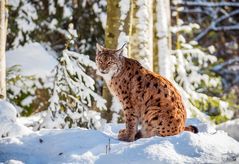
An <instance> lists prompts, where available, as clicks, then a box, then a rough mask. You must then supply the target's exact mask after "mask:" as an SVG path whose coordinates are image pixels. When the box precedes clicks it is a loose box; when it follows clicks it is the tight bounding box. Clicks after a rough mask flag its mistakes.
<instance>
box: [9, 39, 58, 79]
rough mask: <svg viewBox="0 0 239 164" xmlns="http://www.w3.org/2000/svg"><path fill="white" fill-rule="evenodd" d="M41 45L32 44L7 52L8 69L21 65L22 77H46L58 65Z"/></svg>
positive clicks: (50, 53)
mask: <svg viewBox="0 0 239 164" xmlns="http://www.w3.org/2000/svg"><path fill="white" fill-rule="evenodd" d="M52 53H53V52H51V51H47V50H46V49H45V48H44V47H43V46H42V45H41V44H39V43H30V44H27V45H25V46H23V47H19V48H17V49H14V50H10V51H7V52H6V63H7V68H10V67H12V66H14V65H20V66H21V68H22V75H26V76H32V75H36V76H39V77H45V76H46V75H48V74H49V73H50V71H51V70H53V68H54V67H55V66H56V65H57V60H56V59H55V58H54V57H53V55H52Z"/></svg>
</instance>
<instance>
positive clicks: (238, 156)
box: [0, 101, 239, 164]
mask: <svg viewBox="0 0 239 164" xmlns="http://www.w3.org/2000/svg"><path fill="white" fill-rule="evenodd" d="M0 104H1V105H4V104H5V106H1V107H3V108H0V111H1V113H0V114H1V115H2V116H4V115H5V116H6V114H5V113H12V114H9V115H8V116H6V118H7V119H8V118H12V119H13V120H15V121H13V122H12V123H13V124H17V125H20V123H19V122H17V119H16V116H15V114H16V113H15V112H9V111H12V110H13V108H14V107H13V106H11V105H10V104H9V103H7V102H4V101H1V102H0ZM0 119H2V118H0ZM187 123H188V124H194V125H196V126H197V127H198V128H199V133H198V134H193V133H190V132H183V133H181V134H179V135H176V136H171V137H152V138H145V139H139V140H137V141H135V142H131V143H127V142H121V141H119V140H117V133H118V130H119V129H121V128H123V125H122V124H120V125H119V124H107V125H106V126H105V127H104V128H103V129H102V130H100V131H96V130H86V129H82V128H74V129H61V130H59V129H54V130H46V129H45V130H41V131H37V132H33V131H30V130H27V133H22V131H26V129H21V130H20V131H17V132H18V133H19V135H17V134H14V135H12V136H11V137H6V138H2V139H0V162H3V163H27V164H28V163H30V164H38V163H39V164H41V163H87V164H88V163H100V164H101V163H102V164H107V163H115V164H116V163H137V164H138V163H150V164H151V163H152V164H153V163H224V162H235V163H238V162H239V142H237V141H236V140H234V139H233V138H231V137H229V136H228V135H227V134H226V133H225V132H223V131H216V130H215V129H214V127H212V126H210V125H207V124H205V123H201V122H200V121H198V120H197V119H188V120H187ZM2 125H3V121H1V122H0V126H1V128H2ZM13 130H15V129H13ZM3 131H4V129H3Z"/></svg>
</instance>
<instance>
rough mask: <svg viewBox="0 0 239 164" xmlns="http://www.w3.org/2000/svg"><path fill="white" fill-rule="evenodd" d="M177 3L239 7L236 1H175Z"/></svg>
mask: <svg viewBox="0 0 239 164" xmlns="http://www.w3.org/2000/svg"><path fill="white" fill-rule="evenodd" d="M176 3H177V4H179V5H185V6H206V7H222V6H232V7H239V3H237V2H193V1H177V2H176Z"/></svg>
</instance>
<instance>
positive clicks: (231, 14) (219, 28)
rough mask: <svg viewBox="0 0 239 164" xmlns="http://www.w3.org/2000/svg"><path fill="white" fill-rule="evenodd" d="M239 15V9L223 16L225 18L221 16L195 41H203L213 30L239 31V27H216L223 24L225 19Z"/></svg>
mask: <svg viewBox="0 0 239 164" xmlns="http://www.w3.org/2000/svg"><path fill="white" fill-rule="evenodd" d="M237 14H239V9H238V10H234V11H232V12H230V13H228V14H226V15H223V16H221V17H219V18H217V19H216V20H214V21H213V22H211V24H210V26H208V27H207V28H206V29H205V30H203V31H202V32H201V33H200V34H199V35H198V36H196V38H195V39H194V40H195V41H199V40H200V39H202V38H203V37H204V36H205V35H206V34H207V33H208V32H209V31H211V30H215V31H219V30H224V29H225V30H229V29H230V28H231V29H234V30H235V29H236V30H238V27H237V26H238V25H232V26H230V27H229V26H221V27H216V25H217V24H218V23H219V22H221V21H223V20H225V19H227V18H229V17H231V16H233V15H237Z"/></svg>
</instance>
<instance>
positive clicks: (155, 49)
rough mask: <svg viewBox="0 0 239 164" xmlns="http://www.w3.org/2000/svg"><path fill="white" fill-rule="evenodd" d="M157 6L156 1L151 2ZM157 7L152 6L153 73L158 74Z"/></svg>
mask: <svg viewBox="0 0 239 164" xmlns="http://www.w3.org/2000/svg"><path fill="white" fill-rule="evenodd" d="M153 3H154V4H157V0H153ZM157 23H158V20H157V5H153V71H154V72H157V73H159V65H158V64H159V63H158V57H159V56H158V26H157Z"/></svg>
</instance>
